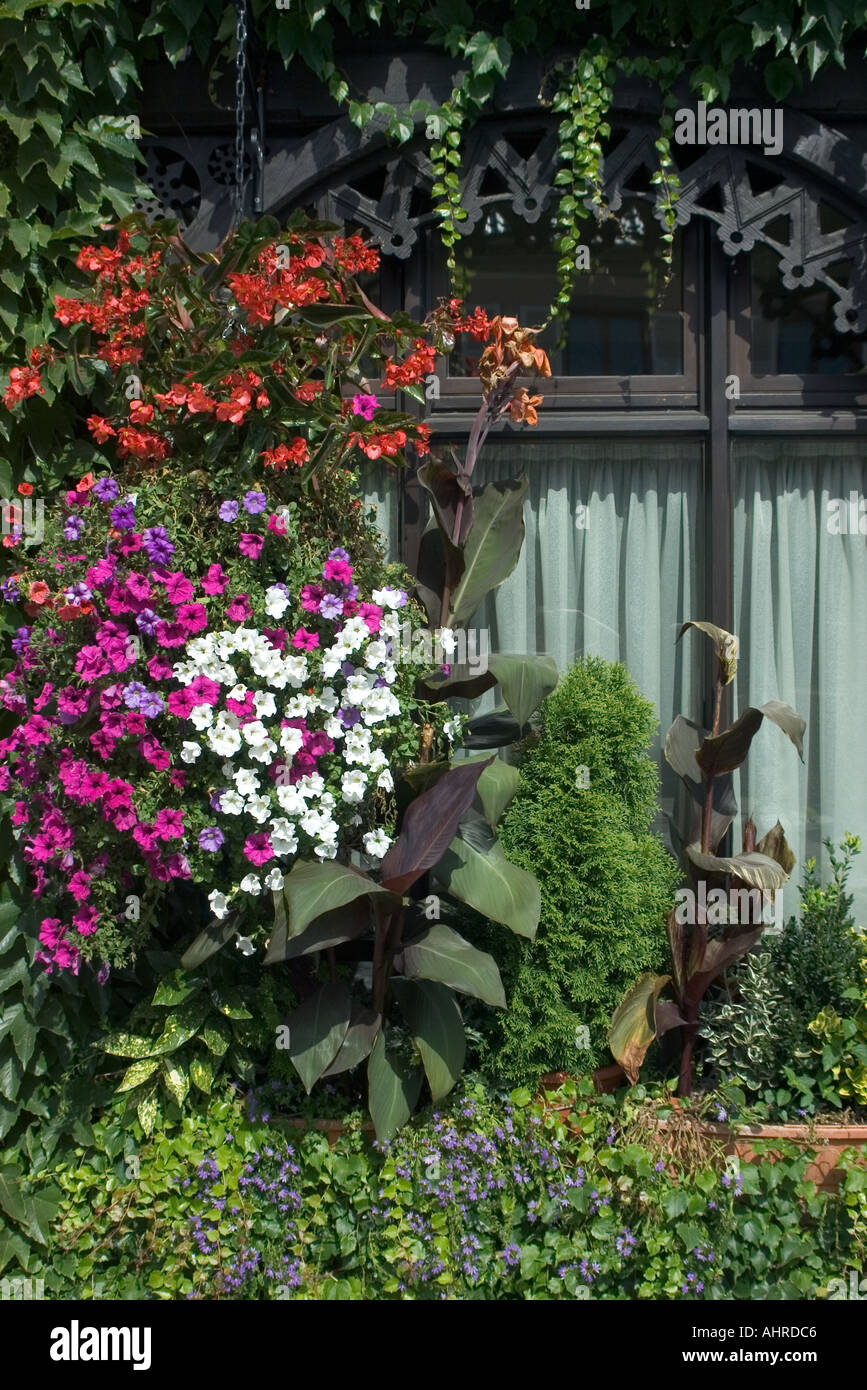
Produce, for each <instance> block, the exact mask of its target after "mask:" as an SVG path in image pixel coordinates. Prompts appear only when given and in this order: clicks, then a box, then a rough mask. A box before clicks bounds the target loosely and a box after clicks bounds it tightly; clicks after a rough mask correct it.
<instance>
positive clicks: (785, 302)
mask: <svg viewBox="0 0 867 1390" xmlns="http://www.w3.org/2000/svg"><path fill="white" fill-rule="evenodd" d="M846 264H847V263H844V262H840V263H839V265H838V266H837V267H834V266H832V267H831V270H832V271H834V273H835V276H840V277H841V283H842V284H845V283H846V275H847V271H846ZM796 269H797V267H796ZM750 301H751V316H750V317H751V324H752V364H753V375H754V376H785V375H793V374H794V375H799V374H802V373H803V374H811V373H817V374H825V373H833V374H838V373H845V374H849V375H854V374H856V373H858V372H865V371H867V333H860V334H858V333H840V332H838V331H837V329H836V327H835V325H834V307H835V303H836V300H835V297H834V295H832V293H831V291H830V290H829V289H828V288H827V286H825V285H822V284H819V283H816V284H815V285H810V286H809V287H806V288H795V289H787V288H786V286H785V285H784V284H783V279H782V275H781V274H780V261H779V257H778V256H777V255H776V253H775V252H774V251H773V250H772V249H771V247H769V246H757V247H756V248H755V249H754V250H753V252H752V253H751V255H750Z"/></svg>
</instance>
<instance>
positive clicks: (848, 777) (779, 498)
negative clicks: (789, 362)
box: [734, 438, 867, 922]
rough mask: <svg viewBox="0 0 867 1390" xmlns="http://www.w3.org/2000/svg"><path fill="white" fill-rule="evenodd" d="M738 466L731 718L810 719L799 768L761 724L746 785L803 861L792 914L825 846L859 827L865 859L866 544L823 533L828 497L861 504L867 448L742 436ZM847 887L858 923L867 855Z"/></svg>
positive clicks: (754, 803)
mask: <svg viewBox="0 0 867 1390" xmlns="http://www.w3.org/2000/svg"><path fill="white" fill-rule="evenodd" d="M734 464H735V489H736V492H735V495H736V505H735V526H734V542H735V544H734V566H735V631H736V632H737V633H738V635H739V637H740V639H741V650H742V656H741V661H740V666H739V671H738V677H737V681H736V705H737V710H738V711H740V710H742V709H744V708H745V707H746V706H747V705H748V704H749V705H761V704H764V703H765V701H766V700H770V699H780V700H785V701H787V702H788V703H789V704H792V705H794V707H795V708H796V709H797V710H798V711H799V712H800V713H801V714H802V715H803V716H804V718H805V719H806V721H807V733H806V738H805V743H804V763H803V765H802V764H801V763H800V762H799V760H798V756H797V753H796V752H795V750H794V749H793V748H792V746H791V744H790V743H789V742H788V741H787V740H786V738H785V736H784V735H783V734H782V733H781V732H780V731H779V730H778V729H776V728H775V727H773V726H772V725H768V724H767V723H766V724H765V725H764V726H763V727H762V728H761V729H760V730H759V733H758V734H757V735H756V738H755V739H754V741H753V745H752V748H751V750H750V754H749V757H748V759H747V762H746V764H745V767H744V768H743V769H742V770H741V772H740V774H739V778H738V780H739V782H740V792H739V797H738V800H739V803H740V806H741V808H742V811H743V812H744V813H745V814H746V813H747V812H749V811H751V812H752V814H753V816H754V818H755V820H756V823H757V825H758V829H759V834H760V835H761V834H762V833H763V832H764V831H765V830H767V829H769V828H770V826H771V825H773V823H774V821H775V820H776V819H777V818H778V817H779V819H780V821H781V822H782V824H783V827H784V829H785V831H786V836H787V838H788V840H789V842H790V844H791V846H792V849H793V850H794V852H795V854H796V855H797V857H798V861H799V866H798V867H796V869H795V873H794V875H793V883H792V884H790V885H788V886H787V889H786V898H785V901H786V908H787V911H790V910H794V906H795V903H796V901H797V896H796V884H797V881H798V880H799V878H800V865H801V864H802V863H803V861H804V859H805V857H807V856H811V855H815V856H816V857H817V858H819V857H820V856H821V861H820V862H822V864H823V866H824V867H826V863H825V859H824V851H823V850H822V840H824V839H826V838H830V839H832V840H833V841H834V842H835V843H836V842H838V841H839V839H840V838H841V836H842V835H843V834H844V833H845V832H846V831H852V832H853V833H855V834H857V835H861V836H862V837H864V839H865V851H867V536H864V535H860V534H855V535H853V534H846V535H834V534H831V532H830V530H829V528H828V519H829V508H828V502H829V500H833V499H836V498H840V499H843V500H844V501H846V503H847V504H848V501H849V496H850V493H855V494H856V498H857V499H860V498H863V497H865V496H867V442H865V441H863V440H858V439H855V438H853V439H851V440H825V439H817V440H815V441H814V440H805V441H803V442H801V441H789V440H780V441H778V442H770V441H765V440H762V441H753V440H750V439H744V440H738V441H737V442H736V443H735V446H734ZM737 843H738V844H740V839H738V842H737ZM851 885H852V887H853V888H854V890H855V895H856V910H857V911H858V912H859V913H860V920H861V921H862V922H863V921H864V918H865V916H867V852H865V854H863V855H861V856H859V858H858V859H856V861H855V868H854V871H853V876H852V880H851Z"/></svg>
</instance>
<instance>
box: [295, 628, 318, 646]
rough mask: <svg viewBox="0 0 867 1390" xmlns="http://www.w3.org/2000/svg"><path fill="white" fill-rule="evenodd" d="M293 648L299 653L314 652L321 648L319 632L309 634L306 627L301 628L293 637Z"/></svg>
mask: <svg viewBox="0 0 867 1390" xmlns="http://www.w3.org/2000/svg"><path fill="white" fill-rule="evenodd" d="M292 646H293V647H295V649H296V650H297V651H302V652H312V651H313V650H314V648H316V647H318V646H319V634H318V632H308V631H307V629H306V627H299V629H298V631H297V632H295V633H293V635H292Z"/></svg>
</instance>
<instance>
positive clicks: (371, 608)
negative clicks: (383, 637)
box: [358, 603, 382, 632]
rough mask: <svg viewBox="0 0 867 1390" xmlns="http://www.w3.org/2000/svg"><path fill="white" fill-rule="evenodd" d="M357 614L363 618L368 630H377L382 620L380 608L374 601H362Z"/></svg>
mask: <svg viewBox="0 0 867 1390" xmlns="http://www.w3.org/2000/svg"><path fill="white" fill-rule="evenodd" d="M358 616H359V617H360V618H362V619H363V621H364V625H365V627H366V628H367V630H368V632H379V625H380V623H381V622H382V609H381V608H380V607H379V605H378V604H376V603H362V604H361V606H360V607H359V610H358Z"/></svg>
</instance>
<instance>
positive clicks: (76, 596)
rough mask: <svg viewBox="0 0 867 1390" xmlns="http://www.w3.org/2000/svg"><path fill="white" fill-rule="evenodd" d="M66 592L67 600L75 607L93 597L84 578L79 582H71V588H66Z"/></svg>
mask: <svg viewBox="0 0 867 1390" xmlns="http://www.w3.org/2000/svg"><path fill="white" fill-rule="evenodd" d="M64 594H65V597H66V599H67V602H68V603H71V604H72V605H73V607H75V608H78V607H80V605H81V604H82V603H86V602H87V600H88V599H89V598H90V597H91V591H90V589H88V587H87V585H86V584H85V583H84V581H83V580H79V581H78V583H77V584H70V586H69V588H68V589H65V590H64Z"/></svg>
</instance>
